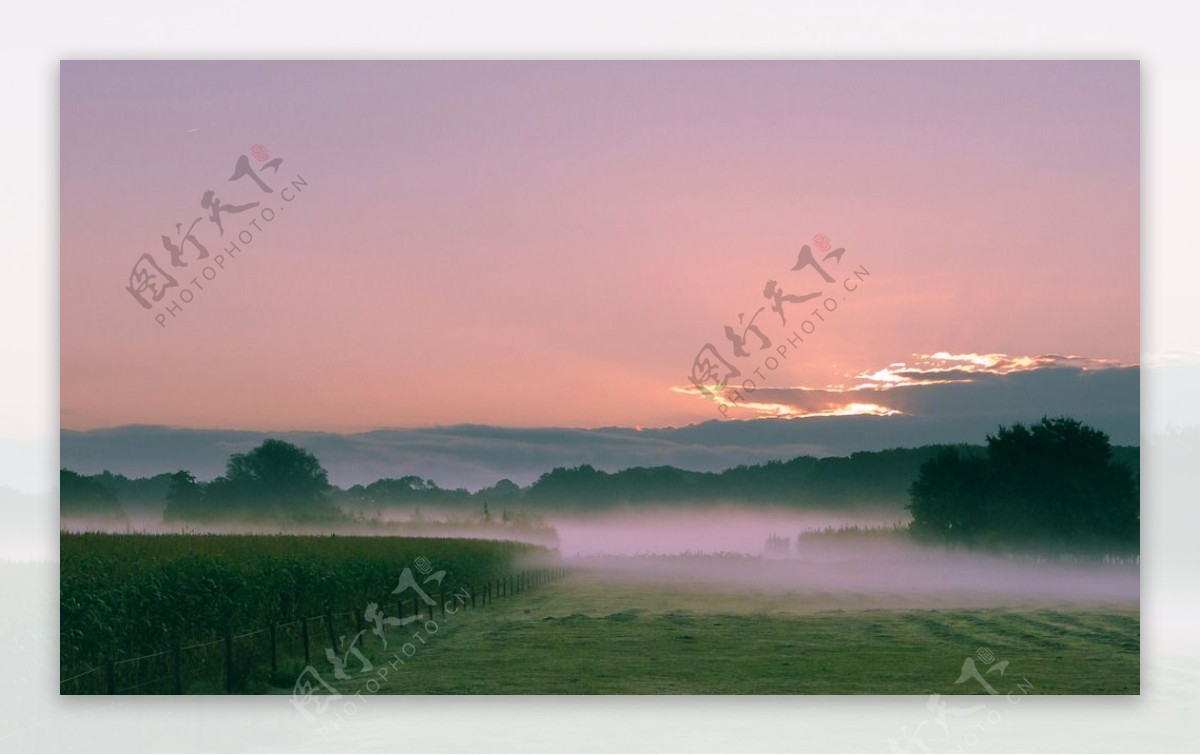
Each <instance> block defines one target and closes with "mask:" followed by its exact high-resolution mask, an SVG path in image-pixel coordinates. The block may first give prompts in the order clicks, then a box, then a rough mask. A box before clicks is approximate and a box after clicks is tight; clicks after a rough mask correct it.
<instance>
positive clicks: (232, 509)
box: [204, 438, 340, 521]
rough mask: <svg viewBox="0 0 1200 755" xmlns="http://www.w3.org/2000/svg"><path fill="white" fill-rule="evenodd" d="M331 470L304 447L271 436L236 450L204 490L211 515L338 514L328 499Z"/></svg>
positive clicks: (324, 516)
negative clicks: (222, 471) (252, 446)
mask: <svg viewBox="0 0 1200 755" xmlns="http://www.w3.org/2000/svg"><path fill="white" fill-rule="evenodd" d="M330 490H331V488H330V485H329V475H328V474H327V473H326V471H325V469H324V468H323V467H322V466H321V463H320V462H319V461H317V457H315V456H313V455H312V454H311V453H309V452H308V451H305V450H304V449H303V448H300V447H298V446H295V445H292V444H291V443H287V442H285V441H282V440H276V439H274V438H270V439H267V440H265V441H263V442H262V444H261V445H259V446H258V447H257V448H255V449H254V450H252V451H250V452H248V453H244V454H234V455H232V456H230V457H229V461H228V463H227V464H226V465H225V474H224V475H223V476H221V477H218V478H217V479H215V480H213V481H212V482H210V483H209V484H208V485H206V486H205V489H204V508H205V511H206V513H207V514H208V515H210V516H219V517H225V516H227V515H228V516H247V517H250V518H278V517H284V518H288V519H297V520H302V521H303V520H319V519H328V518H337V517H339V516H340V512H339V511H338V510H337V508H336V507H335V506H334V505H333V504H332V503H331V502H330V499H329V493H330Z"/></svg>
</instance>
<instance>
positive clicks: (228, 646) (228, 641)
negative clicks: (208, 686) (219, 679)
mask: <svg viewBox="0 0 1200 755" xmlns="http://www.w3.org/2000/svg"><path fill="white" fill-rule="evenodd" d="M225 691H226V692H228V693H229V694H231V695H232V694H233V691H234V683H233V635H232V634H230V633H229V630H228V629H226V630H225Z"/></svg>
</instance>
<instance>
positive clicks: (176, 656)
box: [171, 639, 183, 695]
mask: <svg viewBox="0 0 1200 755" xmlns="http://www.w3.org/2000/svg"><path fill="white" fill-rule="evenodd" d="M171 655H172V660H174V661H175V694H177V695H182V694H183V646H182V644H181V643H180V642H179V640H178V639H176V640H175V641H174V642H173V643H172V644H171Z"/></svg>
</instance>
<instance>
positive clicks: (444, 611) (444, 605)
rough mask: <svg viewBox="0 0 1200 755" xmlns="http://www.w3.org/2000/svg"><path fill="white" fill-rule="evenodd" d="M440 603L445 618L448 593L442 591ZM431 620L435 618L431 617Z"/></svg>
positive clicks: (439, 598)
mask: <svg viewBox="0 0 1200 755" xmlns="http://www.w3.org/2000/svg"><path fill="white" fill-rule="evenodd" d="M438 602H439V603H441V604H442V615H443V616H445V615H446V591H445V590H442V592H441V594H440V595H439V596H438ZM431 613H432V612H431ZM430 618H433V617H432V616H431V617H430Z"/></svg>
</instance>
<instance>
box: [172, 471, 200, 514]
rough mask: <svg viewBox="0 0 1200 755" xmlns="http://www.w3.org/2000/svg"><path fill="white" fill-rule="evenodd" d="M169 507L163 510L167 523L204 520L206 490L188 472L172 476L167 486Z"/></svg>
mask: <svg viewBox="0 0 1200 755" xmlns="http://www.w3.org/2000/svg"><path fill="white" fill-rule="evenodd" d="M166 502H167V507H166V509H164V510H163V519H164V520H165V521H168V522H170V521H176V520H186V519H197V518H204V517H205V516H206V513H207V512H206V511H205V506H204V488H203V486H201V485H200V483H198V482H196V476H195V475H193V474H192V473H191V472H188V471H186V470H183V469H181V470H179V471H178V472H176V473H175V474H173V475H171V482H170V484H169V485H168V486H167V495H166Z"/></svg>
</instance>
